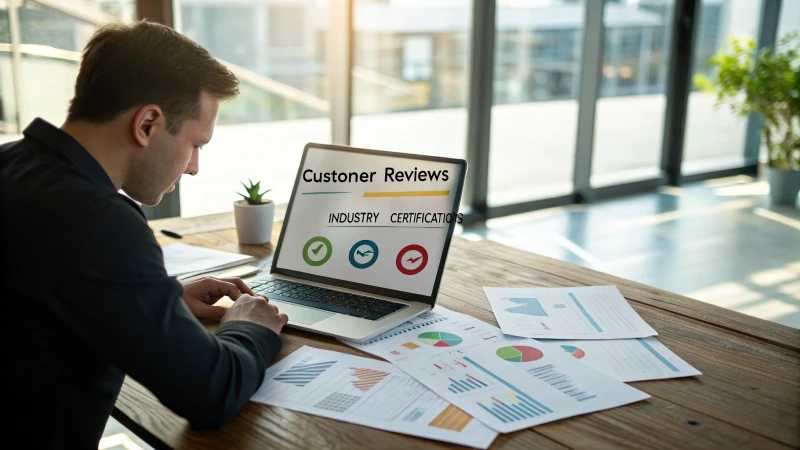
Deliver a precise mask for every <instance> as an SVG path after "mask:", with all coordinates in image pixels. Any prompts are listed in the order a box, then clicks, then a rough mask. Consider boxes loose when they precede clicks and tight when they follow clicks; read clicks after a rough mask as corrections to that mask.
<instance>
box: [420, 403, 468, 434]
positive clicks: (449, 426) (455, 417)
mask: <svg viewBox="0 0 800 450" xmlns="http://www.w3.org/2000/svg"><path fill="white" fill-rule="evenodd" d="M470 420H472V416H470V415H469V414H467V413H465V412H464V411H462V410H460V409H458V408H456V407H455V406H453V405H447V408H445V409H444V411H442V412H440V413H439V415H438V416H436V418H435V419H433V420H432V421H431V423H429V424H428V425H430V426H432V427H436V428H443V429H445V430H453V431H462V430H463V429H464V427H466V426H467V424H468V423H469V422H470Z"/></svg>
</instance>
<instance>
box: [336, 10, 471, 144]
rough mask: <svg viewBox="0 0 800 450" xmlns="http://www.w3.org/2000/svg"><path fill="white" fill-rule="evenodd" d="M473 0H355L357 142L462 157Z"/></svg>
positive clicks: (353, 138)
mask: <svg viewBox="0 0 800 450" xmlns="http://www.w3.org/2000/svg"><path fill="white" fill-rule="evenodd" d="M471 13H472V2H471V1H470V0H447V1H421V0H393V1H390V2H386V1H374V0H355V2H354V6H353V40H354V42H353V51H354V54H353V68H352V86H353V94H352V102H353V103H352V110H353V117H352V120H351V145H353V146H355V147H365V148H374V149H378V150H392V151H401V152H407V153H421V154H427V155H436V156H447V157H452V158H463V157H464V155H465V154H466V137H467V109H466V103H467V89H468V85H469V77H468V71H469V61H468V57H467V56H468V50H469V47H470V25H471V23H472V17H471Z"/></svg>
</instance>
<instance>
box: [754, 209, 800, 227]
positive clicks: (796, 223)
mask: <svg viewBox="0 0 800 450" xmlns="http://www.w3.org/2000/svg"><path fill="white" fill-rule="evenodd" d="M753 214H755V215H757V216H759V217H763V218H765V219H770V220H774V221H775V222H779V223H782V224H784V225H786V226H787V227H792V228H794V229H795V230H800V220H795V219H792V218H791V217H786V216H784V215H783V214H778V213H776V212H775V211H770V210H768V209H764V208H756V209H754V210H753Z"/></svg>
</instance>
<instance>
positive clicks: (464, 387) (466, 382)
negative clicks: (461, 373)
mask: <svg viewBox="0 0 800 450" xmlns="http://www.w3.org/2000/svg"><path fill="white" fill-rule="evenodd" d="M448 380H450V381H451V383H450V387H448V388H447V389H448V390H449V391H450V392H452V393H454V394H460V393H462V392H467V391H474V390H476V389H480V388H484V387H487V386H488V384H486V383H484V382H483V381H481V380H479V379H477V378H475V377H473V376H472V375H470V374H466V377H464V378H462V379H459V380H454V379H453V378H448Z"/></svg>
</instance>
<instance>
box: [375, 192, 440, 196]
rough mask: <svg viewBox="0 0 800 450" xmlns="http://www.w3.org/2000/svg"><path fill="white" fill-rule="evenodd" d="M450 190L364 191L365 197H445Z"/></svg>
mask: <svg viewBox="0 0 800 450" xmlns="http://www.w3.org/2000/svg"><path fill="white" fill-rule="evenodd" d="M447 195H450V191H399V192H364V197H444V196H447Z"/></svg>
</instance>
